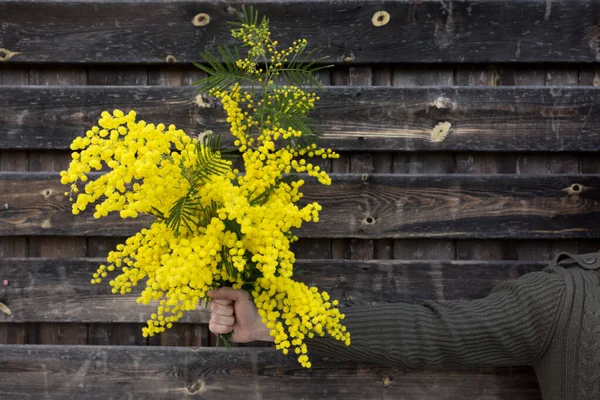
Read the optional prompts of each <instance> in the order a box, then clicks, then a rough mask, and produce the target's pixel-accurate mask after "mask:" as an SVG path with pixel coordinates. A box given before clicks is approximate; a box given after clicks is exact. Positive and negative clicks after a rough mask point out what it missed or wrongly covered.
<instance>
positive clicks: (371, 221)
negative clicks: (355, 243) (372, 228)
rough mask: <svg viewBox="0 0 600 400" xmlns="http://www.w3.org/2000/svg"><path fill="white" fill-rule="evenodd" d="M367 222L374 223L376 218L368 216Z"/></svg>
mask: <svg viewBox="0 0 600 400" xmlns="http://www.w3.org/2000/svg"><path fill="white" fill-rule="evenodd" d="M365 222H366V223H367V224H372V223H374V222H375V218H373V217H367V218H365Z"/></svg>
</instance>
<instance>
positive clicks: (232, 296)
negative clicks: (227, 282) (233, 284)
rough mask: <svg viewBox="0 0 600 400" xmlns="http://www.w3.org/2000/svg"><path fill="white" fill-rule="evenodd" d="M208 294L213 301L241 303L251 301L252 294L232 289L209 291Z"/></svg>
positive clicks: (224, 288) (223, 288)
mask: <svg viewBox="0 0 600 400" xmlns="http://www.w3.org/2000/svg"><path fill="white" fill-rule="evenodd" d="M207 294H208V296H209V297H210V298H212V299H213V300H230V301H240V300H249V299H250V293H248V292H246V291H245V290H241V289H233V288H230V287H222V288H219V289H216V290H209V291H208V293H207Z"/></svg>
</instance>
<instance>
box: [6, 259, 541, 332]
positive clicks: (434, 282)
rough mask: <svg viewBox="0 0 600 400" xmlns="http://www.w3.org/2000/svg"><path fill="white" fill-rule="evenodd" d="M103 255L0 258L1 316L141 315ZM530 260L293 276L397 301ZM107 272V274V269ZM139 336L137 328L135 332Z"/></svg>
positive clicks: (144, 315) (303, 267)
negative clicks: (97, 275) (98, 275)
mask: <svg viewBox="0 0 600 400" xmlns="http://www.w3.org/2000/svg"><path fill="white" fill-rule="evenodd" d="M102 262H103V260H102V259H88V258H86V259H40V258H3V259H0V271H2V279H3V280H4V279H6V280H7V281H8V282H9V285H8V286H7V287H5V288H4V290H3V291H2V293H1V294H0V302H1V303H3V304H4V305H6V306H7V307H8V308H9V309H10V310H11V312H12V314H11V315H10V316H9V315H6V314H4V313H2V312H0V323H1V322H106V323H111V322H112V323H119V322H146V321H147V320H148V318H149V316H150V314H151V313H153V312H156V307H157V303H151V304H149V305H141V304H137V303H136V302H135V298H136V297H137V295H138V294H139V292H140V291H141V289H142V288H143V285H144V284H143V282H142V283H141V284H140V288H138V289H136V290H135V291H134V292H133V293H131V294H128V295H117V294H112V293H111V291H110V289H111V288H110V286H109V285H108V280H109V278H107V280H106V282H104V283H101V284H98V285H92V284H91V283H90V279H91V277H92V274H93V273H94V272H95V271H96V269H97V267H98V265H100V264H101V263H102ZM544 265H545V264H544V263H543V262H535V261H400V260H370V261H351V260H298V261H297V263H296V267H295V271H296V273H295V275H296V279H298V280H300V281H302V282H305V283H306V284H308V285H311V286H313V285H314V286H317V287H318V288H319V289H321V290H325V291H327V292H328V293H330V295H331V296H332V297H333V298H336V299H338V300H339V301H340V304H341V305H342V307H352V306H355V305H374V304H380V303H393V302H398V301H409V302H414V301H422V300H437V301H451V300H467V299H475V298H482V297H485V296H486V295H487V294H488V293H489V292H490V290H491V289H492V288H493V287H494V286H495V285H497V284H499V283H500V282H503V281H505V280H509V279H513V278H516V277H518V276H520V275H523V274H525V273H528V272H531V271H538V270H541V269H542V268H543V267H544ZM111 276H113V275H112V274H111ZM182 322H186V323H187V322H193V323H203V322H208V312H207V311H206V310H205V309H204V307H202V306H200V307H199V308H198V311H196V312H193V313H186V315H185V318H184V319H182ZM139 334H140V335H141V332H139Z"/></svg>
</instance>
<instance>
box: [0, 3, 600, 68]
mask: <svg viewBox="0 0 600 400" xmlns="http://www.w3.org/2000/svg"><path fill="white" fill-rule="evenodd" d="M228 3H229V4H231V6H234V7H239V5H238V3H234V2H225V3H217V2H214V1H207V0H205V1H200V2H194V1H171V2H167V3H166V4H165V2H163V1H159V0H153V1H148V0H133V1H127V2H120V1H119V2H113V1H110V2H103V1H100V0H96V1H93V0H92V1H84V2H82V1H76V0H69V1H61V2H54V1H42V0H39V1H25V0H22V1H8V2H6V1H5V2H2V4H1V6H0V16H1V17H0V39H1V40H0V42H1V43H2V45H3V47H4V48H5V49H6V50H5V51H3V52H0V60H3V61H4V60H7V61H8V62H88V63H123V62H139V63H172V62H176V63H181V62H190V61H200V57H199V53H200V52H201V51H202V50H211V51H213V52H214V51H215V50H216V46H217V45H218V44H231V43H232V42H233V39H232V38H231V36H230V33H229V29H230V27H229V26H228V25H227V24H226V21H231V20H234V19H235V17H234V16H233V15H232V8H231V6H229V5H228ZM246 4H247V5H254V6H255V7H256V8H257V9H258V10H259V11H260V12H261V13H262V14H263V15H266V16H268V17H269V18H270V19H271V26H272V29H271V31H272V32H273V39H276V40H278V41H280V42H281V43H282V44H287V43H289V42H291V41H293V40H296V39H297V38H299V37H305V38H307V39H308V40H309V43H310V45H311V46H315V47H318V48H319V51H318V52H317V53H316V54H315V57H320V56H329V60H328V61H329V62H331V61H334V62H339V63H376V62H411V63H414V62H423V63H425V62H427V63H440V62H461V63H462V62H595V61H599V60H600V53H599V43H600V39H599V37H598V34H597V31H598V25H597V20H596V19H597V17H598V15H600V5H598V4H596V3H595V2H582V1H579V0H560V1H547V0H530V1H524V2H506V1H503V0H487V1H484V2H475V1H460V2H458V1H456V2H450V3H446V2H439V1H437V0H421V1H419V2H408V1H399V0H397V1H385V2H364V1H358V0H354V1H346V2H343V3H338V2H334V3H331V2H326V1H319V0H310V1H294V0H287V1H274V0H270V1H259V0H256V1H251V2H248V3H246ZM379 12H385V13H386V14H387V15H386V16H385V17H380V18H378V15H380V14H377V13H379ZM141 16H143V18H142V17H141ZM78 32H85V34H76V33H78ZM392 37H395V38H398V40H390V38H392Z"/></svg>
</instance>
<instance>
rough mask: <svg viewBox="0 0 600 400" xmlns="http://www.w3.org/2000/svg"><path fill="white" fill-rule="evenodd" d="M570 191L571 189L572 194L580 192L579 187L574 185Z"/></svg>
mask: <svg viewBox="0 0 600 400" xmlns="http://www.w3.org/2000/svg"><path fill="white" fill-rule="evenodd" d="M571 189H573V191H574V192H580V191H581V186H579V185H578V184H574V185H573V186H572V187H571Z"/></svg>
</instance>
